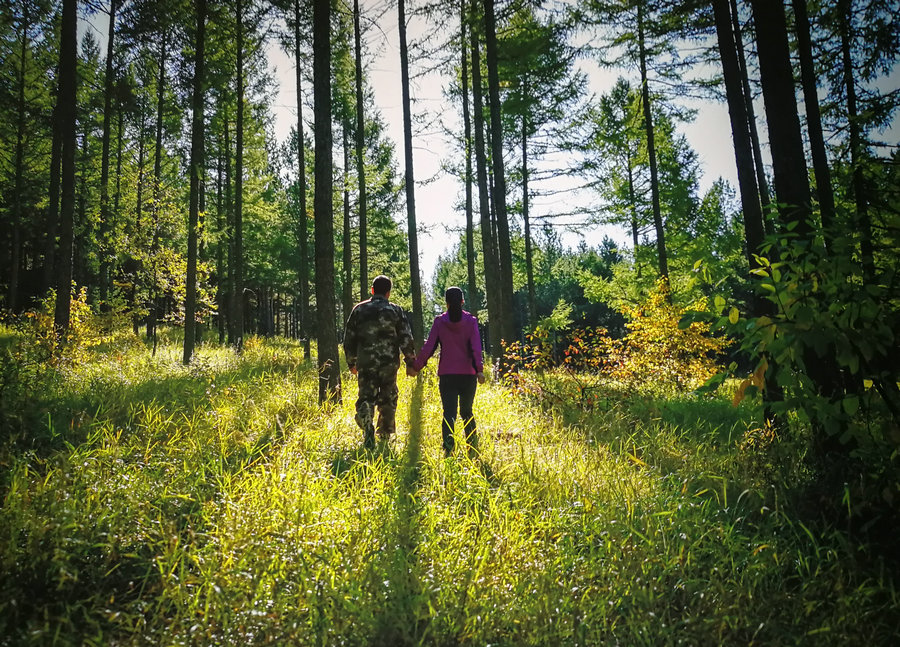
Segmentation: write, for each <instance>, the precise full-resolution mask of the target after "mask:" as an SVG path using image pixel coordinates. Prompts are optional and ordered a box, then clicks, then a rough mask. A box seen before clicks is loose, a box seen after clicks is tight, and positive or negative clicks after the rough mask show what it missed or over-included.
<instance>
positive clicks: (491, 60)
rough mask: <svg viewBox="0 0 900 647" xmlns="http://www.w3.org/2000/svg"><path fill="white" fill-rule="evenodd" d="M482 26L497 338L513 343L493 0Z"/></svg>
mask: <svg viewBox="0 0 900 647" xmlns="http://www.w3.org/2000/svg"><path fill="white" fill-rule="evenodd" d="M484 25H485V54H486V58H487V60H486V62H487V70H488V94H489V96H490V113H491V153H492V154H491V168H492V170H493V174H494V209H495V211H496V215H497V251H498V252H499V254H498V260H499V261H500V289H499V293H500V294H499V296H500V301H501V302H502V304H503V305H502V308H503V314H504V317H503V320H502V321H501V322H500V338H501V342H502V341H506V342H507V343H512V342H514V341H516V340H517V339H518V336H519V335H518V325H517V322H516V312H515V303H514V301H513V276H512V245H511V244H510V239H509V217H508V215H507V212H506V171H505V169H504V167H503V125H502V123H501V115H500V75H499V72H498V69H497V23H496V18H495V17H494V0H484Z"/></svg>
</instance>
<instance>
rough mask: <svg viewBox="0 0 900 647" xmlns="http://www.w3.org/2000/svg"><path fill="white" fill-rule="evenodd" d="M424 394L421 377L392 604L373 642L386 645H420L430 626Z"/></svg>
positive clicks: (391, 570) (396, 522) (395, 535)
mask: <svg viewBox="0 0 900 647" xmlns="http://www.w3.org/2000/svg"><path fill="white" fill-rule="evenodd" d="M422 391H423V380H422V378H421V376H420V377H418V378H417V379H416V384H415V386H414V387H413V392H412V397H411V398H410V403H409V436H408V438H407V442H406V453H405V455H404V456H403V459H402V461H401V464H400V467H399V472H398V479H397V497H396V500H395V510H396V514H395V515H394V516H393V517H392V519H391V520H390V522H389V523H388V524H386V525H385V531H386V537H387V539H388V554H387V555H385V557H386V558H387V564H386V570H387V572H386V575H387V580H386V582H385V583H384V584H385V585H386V587H387V590H386V591H385V593H386V595H387V599H385V600H384V603H385V607H384V608H383V613H381V614H380V619H379V622H378V626H377V636H376V637H375V640H374V641H373V642H375V643H376V644H381V645H412V644H419V643H420V642H421V639H422V637H423V636H424V635H425V634H426V633H427V630H428V625H429V623H430V615H429V611H428V604H427V600H426V599H425V595H424V587H423V585H422V578H421V566H420V564H419V555H418V546H419V537H418V535H419V514H420V506H421V503H420V501H419V500H418V499H417V496H416V493H417V490H418V487H419V481H420V478H421V470H422Z"/></svg>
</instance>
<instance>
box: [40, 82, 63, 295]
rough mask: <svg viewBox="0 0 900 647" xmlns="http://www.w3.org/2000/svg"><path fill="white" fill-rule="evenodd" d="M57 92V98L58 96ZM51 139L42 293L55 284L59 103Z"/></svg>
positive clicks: (57, 223)
mask: <svg viewBox="0 0 900 647" xmlns="http://www.w3.org/2000/svg"><path fill="white" fill-rule="evenodd" d="M58 94H59V93H58V92H57V96H58ZM51 119H52V120H53V126H52V139H51V141H50V186H49V187H48V192H49V194H50V196H49V205H48V206H47V221H46V227H47V228H46V232H47V233H46V236H47V238H46V239H45V241H44V280H43V292H45V293H46V292H47V291H48V290H49V289H50V288H51V287H53V286H54V285H55V284H56V267H55V265H56V261H55V259H56V232H57V229H58V226H59V179H60V178H59V175H60V168H59V167H60V158H61V156H62V137H61V136H60V131H59V126H60V119H59V101H58V100H57V103H56V105H55V106H54V107H53V116H52V117H51Z"/></svg>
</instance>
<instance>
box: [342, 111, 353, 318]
mask: <svg viewBox="0 0 900 647" xmlns="http://www.w3.org/2000/svg"><path fill="white" fill-rule="evenodd" d="M342 126H343V128H342V130H343V132H342V133H341V140H342V148H343V150H344V182H343V185H344V190H343V192H342V193H343V199H344V200H343V201H344V235H343V244H342V245H341V259H342V269H343V275H344V278H343V281H341V283H342V284H343V290H342V292H343V311H344V312H343V316H342V317H341V319H342V320H343V321H347V317H349V316H350V310H351V309H352V308H353V247H352V246H351V244H350V235H351V234H350V118H349V117H347V119H345V120H344V123H343V124H342Z"/></svg>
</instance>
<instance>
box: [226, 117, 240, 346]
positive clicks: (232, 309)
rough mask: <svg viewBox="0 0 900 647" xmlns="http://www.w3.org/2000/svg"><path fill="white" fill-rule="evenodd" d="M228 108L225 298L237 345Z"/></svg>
mask: <svg viewBox="0 0 900 647" xmlns="http://www.w3.org/2000/svg"><path fill="white" fill-rule="evenodd" d="M228 116H229V115H228V108H227V107H226V108H225V128H224V130H225V227H226V229H227V234H226V236H225V240H226V242H227V245H228V246H227V250H228V254H227V259H226V261H227V262H226V265H227V266H228V269H227V271H226V273H225V274H226V275H227V277H228V279H227V284H228V285H227V287H228V289H227V290H225V300H226V305H227V307H226V308H225V313H226V319H227V321H228V344H229V345H230V346H234V347H237V340H238V331H237V323H236V322H235V318H236V314H237V306H235V305H234V299H235V293H236V290H235V288H234V285H235V278H234V277H235V267H234V266H235V261H234V259H235V254H234V170H233V168H234V167H233V166H232V160H231V127H230V126H231V124H230V122H229V119H228Z"/></svg>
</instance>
